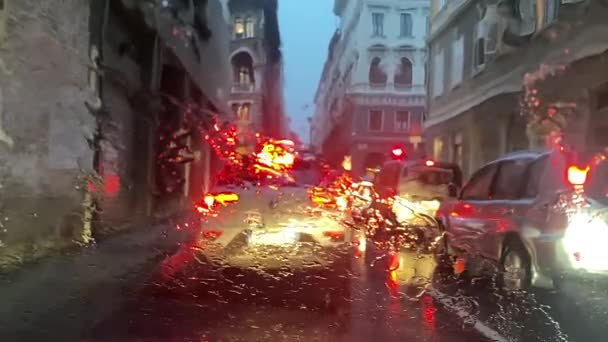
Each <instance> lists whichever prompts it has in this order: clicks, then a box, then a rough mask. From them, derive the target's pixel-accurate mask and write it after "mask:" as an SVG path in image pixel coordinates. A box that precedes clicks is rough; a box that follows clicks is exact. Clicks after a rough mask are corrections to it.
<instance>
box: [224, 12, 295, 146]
mask: <svg viewBox="0 0 608 342" xmlns="http://www.w3.org/2000/svg"><path fill="white" fill-rule="evenodd" d="M224 2H225V3H226V6H227V10H228V12H229V15H230V31H231V34H232V37H231V41H230V64H231V66H232V73H231V75H232V87H231V91H230V100H229V103H230V106H231V108H232V111H233V112H234V114H235V115H236V117H237V123H238V126H239V127H240V128H241V130H242V131H250V132H263V133H264V134H266V135H268V136H273V137H283V136H284V135H285V134H287V121H286V117H285V113H284V109H283V60H282V55H281V50H280V46H281V39H280V32H279V24H278V18H277V0H224Z"/></svg>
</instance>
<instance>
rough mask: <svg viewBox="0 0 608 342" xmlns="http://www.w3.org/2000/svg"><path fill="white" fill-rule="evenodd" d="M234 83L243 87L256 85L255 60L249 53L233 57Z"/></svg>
mask: <svg viewBox="0 0 608 342" xmlns="http://www.w3.org/2000/svg"><path fill="white" fill-rule="evenodd" d="M232 68H233V70H234V82H235V83H237V84H242V85H249V84H253V83H254V81H255V80H254V77H253V58H252V57H251V55H249V54H248V53H247V52H239V53H237V54H236V55H234V57H232Z"/></svg>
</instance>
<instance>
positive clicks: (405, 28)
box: [400, 13, 412, 37]
mask: <svg viewBox="0 0 608 342" xmlns="http://www.w3.org/2000/svg"><path fill="white" fill-rule="evenodd" d="M400 27H401V30H400V35H401V37H411V36H412V15H411V14H410V13H401V26H400Z"/></svg>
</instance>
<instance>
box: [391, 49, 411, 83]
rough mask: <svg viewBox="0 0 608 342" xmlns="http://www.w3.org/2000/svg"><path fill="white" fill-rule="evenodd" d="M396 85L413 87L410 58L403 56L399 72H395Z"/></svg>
mask: <svg viewBox="0 0 608 342" xmlns="http://www.w3.org/2000/svg"><path fill="white" fill-rule="evenodd" d="M395 86H396V87H401V88H403V87H411V86H412V62H410V60H409V59H407V58H405V57H403V58H401V63H399V68H398V69H397V73H395Z"/></svg>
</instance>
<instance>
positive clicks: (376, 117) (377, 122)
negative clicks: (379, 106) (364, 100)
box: [369, 110, 382, 131]
mask: <svg viewBox="0 0 608 342" xmlns="http://www.w3.org/2000/svg"><path fill="white" fill-rule="evenodd" d="M369 130H370V131H381V130H382V111H381V110H370V111H369Z"/></svg>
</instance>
